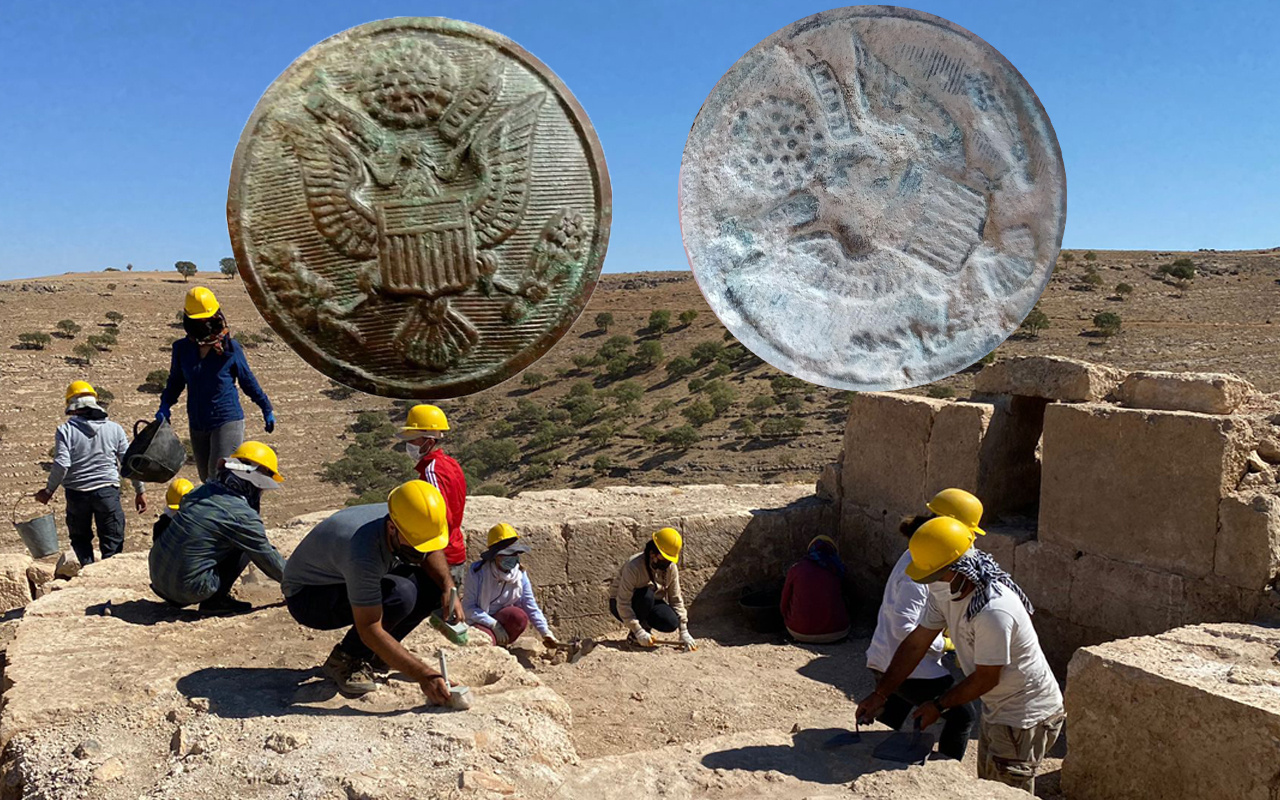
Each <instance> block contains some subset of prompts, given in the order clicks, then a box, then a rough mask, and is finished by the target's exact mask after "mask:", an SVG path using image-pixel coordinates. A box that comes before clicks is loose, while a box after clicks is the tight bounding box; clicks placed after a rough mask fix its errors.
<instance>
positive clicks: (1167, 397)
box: [1118, 371, 1255, 414]
mask: <svg viewBox="0 0 1280 800" xmlns="http://www.w3.org/2000/svg"><path fill="white" fill-rule="evenodd" d="M1253 394H1255V390H1254V388H1253V386H1252V385H1251V384H1250V383H1249V382H1248V381H1246V380H1243V379H1242V378H1237V377H1236V376H1234V375H1227V374H1225V373H1222V372H1154V371H1152V372H1132V373H1130V374H1129V377H1127V378H1125V379H1124V383H1122V384H1120V390H1119V392H1118V395H1119V397H1120V402H1121V403H1123V404H1124V405H1126V406H1128V407H1129V408H1152V409H1160V410H1165V411H1197V412H1199V413H1201V414H1230V413H1232V412H1233V411H1235V410H1236V409H1237V408H1239V407H1240V404H1241V403H1243V402H1244V401H1245V400H1246V399H1248V398H1249V397H1250V396H1251V395H1253Z"/></svg>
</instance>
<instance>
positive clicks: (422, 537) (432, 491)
mask: <svg viewBox="0 0 1280 800" xmlns="http://www.w3.org/2000/svg"><path fill="white" fill-rule="evenodd" d="M448 542H449V523H448V515H447V512H446V510H445V501H444V497H442V496H441V494H440V490H439V489H437V488H436V487H434V486H432V485H431V484H429V483H427V482H426V481H420V480H412V481H408V482H407V483H403V484H401V485H399V486H397V487H396V488H395V489H392V490H391V493H390V494H389V495H388V496H387V502H385V503H370V504H367V505H359V506H351V507H350V508H344V509H343V510H341V511H339V512H337V513H336V514H333V515H332V516H330V517H329V518H328V519H325V520H324V521H322V522H321V523H320V524H318V525H316V526H315V527H314V528H312V529H311V532H310V533H308V534H307V535H306V537H305V538H304V539H303V540H302V541H301V542H300V543H299V544H298V547H297V548H296V549H295V550H294V551H293V554H292V555H290V556H289V562H288V563H287V564H286V565H285V569H284V581H283V582H282V584H281V589H282V590H283V592H284V598H285V605H286V606H287V607H288V609H289V613H290V614H291V615H292V616H293V618H294V619H295V620H297V622H298V623H299V624H300V625H303V626H305V627H307V628H312V629H314V630H322V631H329V630H337V629H340V628H348V627H349V628H350V630H348V631H347V633H346V635H345V636H344V637H343V638H342V640H341V641H340V642H338V644H337V645H335V646H334V648H333V650H332V651H331V652H330V653H329V657H328V658H327V659H326V660H325V662H324V666H323V667H322V670H323V671H324V674H325V675H326V676H328V677H329V678H330V679H331V680H333V682H334V683H336V684H337V685H338V690H339V691H341V692H342V693H343V694H345V695H348V696H358V695H363V694H367V693H369V692H372V691H374V690H375V689H377V688H378V684H377V682H376V681H375V680H374V672H375V671H378V670H386V669H388V668H389V669H395V670H399V671H400V672H402V673H404V674H405V675H407V676H408V677H409V678H411V679H413V680H414V681H416V682H417V683H418V685H419V686H420V687H421V688H422V692H423V694H425V695H426V697H427V699H429V700H430V701H431V702H433V703H436V704H439V705H444V704H446V703H448V702H449V686H448V684H446V683H445V681H444V678H443V677H442V676H441V675H440V673H439V672H436V671H435V670H434V669H432V668H430V667H428V666H427V665H426V664H425V663H423V662H422V661H421V660H420V659H419V658H418V657H417V656H415V655H413V654H412V653H410V652H409V651H408V650H406V649H405V647H404V645H402V644H401V642H402V641H403V640H404V638H405V637H406V636H408V635H409V634H410V633H411V632H413V630H414V629H415V628H417V627H418V625H419V624H421V622H422V621H423V620H424V619H426V618H427V616H429V615H430V614H431V612H432V611H434V610H435V609H437V608H443V607H444V606H445V605H446V604H447V602H448V599H449V595H450V594H451V592H452V590H453V588H454V586H453V578H452V577H451V576H450V574H449V564H448V561H447V560H446V558H445V554H444V548H445V546H446V545H447V544H448Z"/></svg>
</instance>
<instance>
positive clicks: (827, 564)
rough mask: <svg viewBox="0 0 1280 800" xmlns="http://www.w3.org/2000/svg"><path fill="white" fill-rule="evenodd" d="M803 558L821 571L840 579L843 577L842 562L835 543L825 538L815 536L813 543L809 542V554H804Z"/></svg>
mask: <svg viewBox="0 0 1280 800" xmlns="http://www.w3.org/2000/svg"><path fill="white" fill-rule="evenodd" d="M804 557H805V558H807V559H809V560H810V561H813V562H815V563H816V564H817V565H818V566H820V567H822V568H823V569H827V570H830V571H832V572H834V573H835V574H837V575H839V576H840V577H842V578H843V577H844V572H845V569H844V562H843V561H841V560H840V554H839V553H838V552H837V551H836V545H835V542H833V541H831V539H830V538H828V537H826V536H815V537H814V538H813V541H811V542H809V552H807V553H805V556H804Z"/></svg>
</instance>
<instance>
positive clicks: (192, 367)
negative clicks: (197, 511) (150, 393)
mask: <svg viewBox="0 0 1280 800" xmlns="http://www.w3.org/2000/svg"><path fill="white" fill-rule="evenodd" d="M182 328H183V330H185V331H186V332H187V335H186V338H184V339H179V340H178V341H176V342H174V343H173V360H172V362H171V363H170V365H169V383H168V385H167V386H165V388H164V392H163V393H162V394H161V395H160V410H159V411H158V412H156V419H160V418H162V417H163V418H164V419H169V409H170V407H172V406H173V404H174V403H176V402H178V397H179V396H180V395H181V394H182V390H183V389H184V388H187V387H189V389H190V391H188V392H187V423H188V424H189V426H190V429H191V449H192V450H194V451H195V460H196V471H197V472H199V473H200V480H201V481H204V480H206V479H207V478H208V477H209V476H210V475H217V474H218V462H219V461H220V460H222V459H224V458H226V457H228V456H230V455H231V454H232V453H233V452H235V449H236V448H237V447H239V446H240V444H241V442H243V441H244V410H243V409H241V408H240V395H239V393H238V392H237V391H236V383H237V382H239V384H240V388H241V389H243V390H244V393H245V394H247V395H248V396H249V399H250V400H252V401H253V402H254V403H256V404H257V405H258V407H259V408H261V409H262V417H263V419H264V421H265V422H266V431H267V433H271V432H272V431H274V430H275V427H276V418H275V414H274V413H273V412H272V410H271V401H270V400H268V399H267V394H266V392H264V391H262V387H261V386H259V385H258V381H257V379H256V378H254V377H253V372H252V370H250V369H249V362H248V361H246V360H245V357H244V348H243V347H241V346H240V345H239V344H237V343H236V341H235V340H234V339H232V338H231V332H230V330H228V329H227V320H226V317H224V316H223V314H222V309H221V307H220V306H219V305H218V300H217V298H215V297H214V296H213V292H211V291H209V290H208V289H206V288H204V287H203V286H197V287H195V288H193V289H192V290H191V291H189V292H187V299H186V303H185V306H184V310H183V315H182Z"/></svg>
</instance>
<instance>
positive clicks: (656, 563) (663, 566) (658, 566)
mask: <svg viewBox="0 0 1280 800" xmlns="http://www.w3.org/2000/svg"><path fill="white" fill-rule="evenodd" d="M649 566H651V567H653V569H654V571H655V572H666V571H667V567H669V566H671V562H670V561H668V560H666V559H665V558H663V557H662V556H658V557H657V558H656V559H654V560H653V561H651V562H649Z"/></svg>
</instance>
